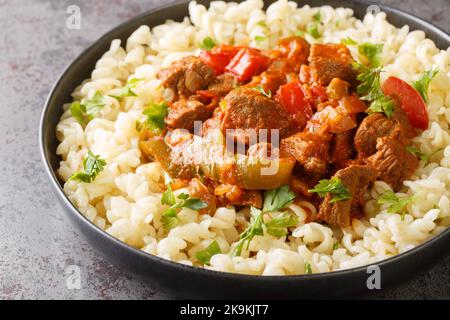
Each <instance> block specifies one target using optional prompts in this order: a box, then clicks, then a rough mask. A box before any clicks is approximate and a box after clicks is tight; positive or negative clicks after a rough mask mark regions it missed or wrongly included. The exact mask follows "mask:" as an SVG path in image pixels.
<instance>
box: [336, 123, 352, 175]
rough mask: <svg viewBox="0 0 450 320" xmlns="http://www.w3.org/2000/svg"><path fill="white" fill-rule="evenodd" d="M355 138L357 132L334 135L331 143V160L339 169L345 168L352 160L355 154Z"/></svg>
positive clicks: (350, 131)
mask: <svg viewBox="0 0 450 320" xmlns="http://www.w3.org/2000/svg"><path fill="white" fill-rule="evenodd" d="M354 136H355V130H349V131H345V132H342V133H338V134H335V135H333V137H332V139H331V143H330V160H331V162H332V163H334V164H335V167H336V168H337V169H342V168H344V167H345V166H346V163H347V161H348V160H349V159H351V158H352V156H353V154H354V152H355V148H354V147H353V138H354Z"/></svg>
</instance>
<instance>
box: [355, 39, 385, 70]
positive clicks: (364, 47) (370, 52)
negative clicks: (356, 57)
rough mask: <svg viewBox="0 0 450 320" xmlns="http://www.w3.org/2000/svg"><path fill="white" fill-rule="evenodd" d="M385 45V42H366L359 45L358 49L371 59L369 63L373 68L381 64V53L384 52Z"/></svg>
mask: <svg viewBox="0 0 450 320" xmlns="http://www.w3.org/2000/svg"><path fill="white" fill-rule="evenodd" d="M383 47H384V45H383V44H373V43H369V42H365V43H362V44H360V45H359V46H358V51H359V53H360V54H362V55H364V56H365V57H366V58H367V59H368V60H369V65H370V66H371V67H372V68H377V67H379V66H380V65H381V53H383Z"/></svg>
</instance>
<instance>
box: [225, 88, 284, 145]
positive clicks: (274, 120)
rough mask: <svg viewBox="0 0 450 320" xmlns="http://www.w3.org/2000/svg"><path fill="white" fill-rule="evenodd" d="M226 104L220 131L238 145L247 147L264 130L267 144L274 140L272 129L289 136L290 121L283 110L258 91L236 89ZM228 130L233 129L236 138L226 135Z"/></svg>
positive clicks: (227, 98) (281, 135)
mask: <svg viewBox="0 0 450 320" xmlns="http://www.w3.org/2000/svg"><path fill="white" fill-rule="evenodd" d="M224 102H225V103H224V104H225V114H224V117H223V119H222V122H221V129H222V132H223V133H225V134H227V136H229V137H233V138H234V139H235V140H236V141H237V142H240V143H246V144H248V143H249V141H250V140H251V137H253V136H255V135H258V134H259V130H261V129H267V130H268V141H270V139H271V136H270V130H271V129H278V130H279V134H280V137H283V136H285V135H286V134H287V133H288V130H289V126H290V119H289V115H288V114H287V113H286V111H285V110H284V108H283V107H282V106H281V105H280V104H279V103H278V102H276V101H274V100H272V99H270V98H268V97H266V96H264V95H262V94H261V93H260V92H258V91H257V90H254V89H249V88H237V89H234V90H233V91H231V92H230V93H229V94H228V95H227V96H226V97H225V100H224ZM229 129H234V134H231V135H230V132H228V133H227V130H229Z"/></svg>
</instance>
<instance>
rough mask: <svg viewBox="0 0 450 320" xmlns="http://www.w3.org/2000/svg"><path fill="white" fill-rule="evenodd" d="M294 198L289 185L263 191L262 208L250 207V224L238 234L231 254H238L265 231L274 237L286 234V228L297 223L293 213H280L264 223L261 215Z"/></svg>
mask: <svg viewBox="0 0 450 320" xmlns="http://www.w3.org/2000/svg"><path fill="white" fill-rule="evenodd" d="M294 198H295V193H293V192H292V191H291V190H290V189H289V186H283V187H281V188H278V189H274V190H269V191H266V192H264V205H263V209H262V210H260V209H257V208H255V207H250V214H251V219H250V224H249V226H248V227H247V229H245V230H244V232H243V233H242V234H241V235H240V237H239V241H238V243H237V245H236V246H235V248H234V249H233V255H236V256H240V255H241V253H242V250H243V249H244V246H245V245H246V247H245V248H246V249H248V248H249V246H250V241H251V240H252V239H253V238H254V237H255V236H258V235H259V236H262V235H264V229H265V230H266V232H267V233H268V234H270V235H272V236H274V237H283V236H285V235H286V234H287V230H286V228H289V227H294V226H296V225H297V224H298V218H297V216H295V215H292V214H289V213H287V212H283V213H281V214H280V215H279V216H277V217H274V218H272V219H271V220H270V221H268V222H267V223H264V219H263V216H264V214H265V213H268V212H274V211H278V210H280V209H283V208H285V207H287V206H288V205H290V204H291V203H292V201H293V200H294Z"/></svg>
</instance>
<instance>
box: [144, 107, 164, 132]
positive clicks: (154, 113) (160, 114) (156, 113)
mask: <svg viewBox="0 0 450 320" xmlns="http://www.w3.org/2000/svg"><path fill="white" fill-rule="evenodd" d="M168 113H169V109H168V106H167V104H166V103H165V102H161V103H151V104H150V106H149V107H148V108H147V109H145V110H144V111H143V114H144V115H145V116H147V121H146V125H147V127H148V128H149V129H150V130H151V131H154V132H157V133H160V132H161V131H162V129H164V117H165V116H167V114H168Z"/></svg>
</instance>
